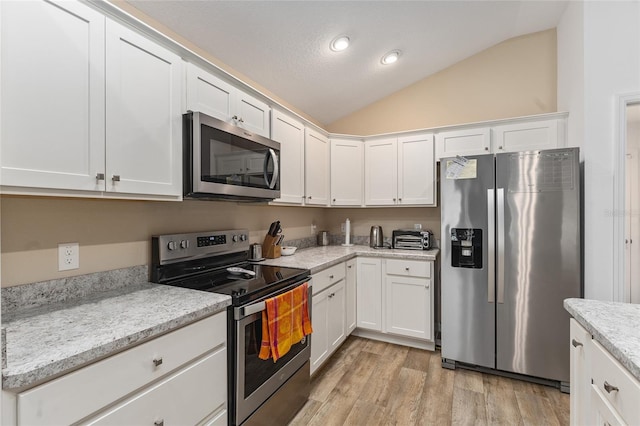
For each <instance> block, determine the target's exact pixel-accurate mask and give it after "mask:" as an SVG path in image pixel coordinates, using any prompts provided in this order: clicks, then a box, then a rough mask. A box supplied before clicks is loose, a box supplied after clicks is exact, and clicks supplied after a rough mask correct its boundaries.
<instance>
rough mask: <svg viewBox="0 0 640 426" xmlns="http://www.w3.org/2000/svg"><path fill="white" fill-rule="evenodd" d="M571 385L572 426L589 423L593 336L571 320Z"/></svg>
mask: <svg viewBox="0 0 640 426" xmlns="http://www.w3.org/2000/svg"><path fill="white" fill-rule="evenodd" d="M570 324H571V325H570V329H571V337H570V346H569V349H570V350H571V357H570V364H571V369H570V374H571V376H570V383H571V395H570V400H571V410H570V411H569V412H570V415H571V421H570V423H571V425H573V426H578V425H584V424H586V423H587V412H588V411H587V410H588V401H589V397H590V388H591V379H590V375H589V364H588V361H587V353H588V346H589V345H590V344H591V334H589V332H588V331H587V330H585V329H584V328H582V326H581V325H580V324H578V322H577V321H576V320H575V319H573V318H571V320H570Z"/></svg>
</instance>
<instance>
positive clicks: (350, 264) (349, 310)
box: [345, 259, 357, 334]
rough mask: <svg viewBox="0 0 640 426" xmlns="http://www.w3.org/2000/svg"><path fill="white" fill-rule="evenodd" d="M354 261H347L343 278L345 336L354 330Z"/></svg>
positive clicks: (355, 278) (355, 277)
mask: <svg viewBox="0 0 640 426" xmlns="http://www.w3.org/2000/svg"><path fill="white" fill-rule="evenodd" d="M356 280H357V276H356V260H355V259H351V260H349V261H347V273H346V277H345V288H346V293H347V295H346V299H347V300H346V320H347V334H351V332H352V331H353V330H354V329H355V328H356V312H357V311H356Z"/></svg>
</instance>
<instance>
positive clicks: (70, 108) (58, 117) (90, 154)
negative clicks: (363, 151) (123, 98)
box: [0, 1, 105, 191]
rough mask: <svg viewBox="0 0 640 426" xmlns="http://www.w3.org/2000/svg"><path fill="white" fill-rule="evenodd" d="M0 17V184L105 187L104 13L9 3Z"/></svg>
mask: <svg viewBox="0 0 640 426" xmlns="http://www.w3.org/2000/svg"><path fill="white" fill-rule="evenodd" d="M0 19H1V22H0V25H1V31H2V32H1V43H2V44H1V48H0V51H1V53H0V54H1V61H2V62H1V63H2V67H1V71H0V72H1V78H2V80H1V88H0V90H1V92H2V97H1V100H0V102H1V111H2V116H1V123H0V129H1V139H0V167H1V171H0V183H1V184H2V185H7V186H21V187H38V188H58V189H76V190H88V191H96V190H98V191H100V190H104V181H98V180H97V179H96V176H97V175H98V173H105V170H104V167H105V161H104V140H105V133H104V126H105V118H104V114H105V110H104V108H105V102H104V99H105V90H104V88H105V86H104V63H105V52H104V22H105V18H104V16H103V15H102V14H100V13H98V12H96V11H95V10H93V9H91V8H89V7H87V6H85V5H83V4H82V3H76V2H61V3H55V4H54V3H49V2H44V1H25V2H11V1H7V2H0Z"/></svg>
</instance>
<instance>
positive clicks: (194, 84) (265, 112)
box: [187, 63, 270, 138]
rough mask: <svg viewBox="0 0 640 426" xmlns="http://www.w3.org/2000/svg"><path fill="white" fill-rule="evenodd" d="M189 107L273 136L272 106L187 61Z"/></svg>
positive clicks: (259, 133)
mask: <svg viewBox="0 0 640 426" xmlns="http://www.w3.org/2000/svg"><path fill="white" fill-rule="evenodd" d="M187 110H190V111H199V112H203V113H205V114H207V115H210V116H212V117H215V118H217V119H219V120H222V121H226V122H228V123H231V124H234V125H236V126H239V127H242V128H244V129H247V130H248V131H250V132H253V133H256V134H258V135H261V136H264V137H266V138H268V137H269V136H270V128H269V111H270V109H269V105H267V104H266V103H264V102H262V101H260V100H258V99H256V98H254V97H253V96H250V95H248V94H247V93H244V92H243V91H241V90H239V89H237V88H235V87H234V86H232V85H231V84H229V83H227V82H225V81H224V80H222V79H220V78H218V77H216V76H215V75H213V74H211V73H210V72H207V71H205V70H203V69H201V68H199V67H198V66H196V65H193V64H191V63H189V64H187Z"/></svg>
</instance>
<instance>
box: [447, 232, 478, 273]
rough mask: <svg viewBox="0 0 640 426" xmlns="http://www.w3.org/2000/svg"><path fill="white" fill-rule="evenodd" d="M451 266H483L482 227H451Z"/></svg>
mask: <svg viewBox="0 0 640 426" xmlns="http://www.w3.org/2000/svg"><path fill="white" fill-rule="evenodd" d="M451 266H452V267H454V268H477V269H481V268H482V229H475V228H452V229H451Z"/></svg>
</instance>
